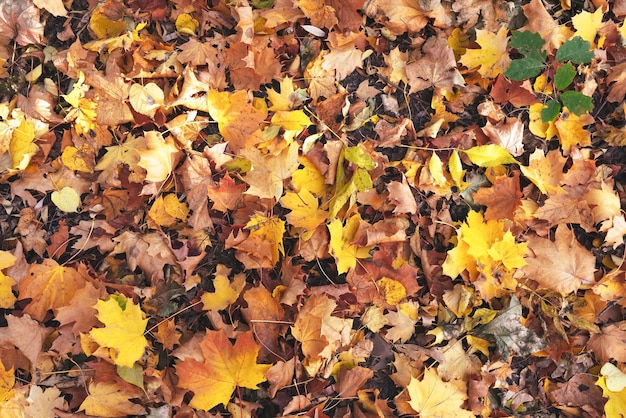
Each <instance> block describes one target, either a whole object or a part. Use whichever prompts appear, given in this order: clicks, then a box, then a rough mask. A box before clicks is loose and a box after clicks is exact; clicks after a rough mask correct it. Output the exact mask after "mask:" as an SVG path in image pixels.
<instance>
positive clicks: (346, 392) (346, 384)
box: [335, 366, 374, 398]
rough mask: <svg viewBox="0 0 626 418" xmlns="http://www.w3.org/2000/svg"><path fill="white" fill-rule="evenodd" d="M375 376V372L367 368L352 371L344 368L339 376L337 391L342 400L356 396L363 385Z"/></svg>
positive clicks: (357, 367)
mask: <svg viewBox="0 0 626 418" xmlns="http://www.w3.org/2000/svg"><path fill="white" fill-rule="evenodd" d="M373 376H374V371H373V370H371V369H368V368H366V367H361V366H355V367H353V368H351V369H347V368H345V367H342V368H341V370H339V374H338V376H337V384H336V385H335V390H336V391H337V394H338V396H340V397H342V398H351V397H354V396H356V394H357V392H358V391H359V390H360V389H361V388H362V387H363V385H364V384H365V383H366V382H367V381H368V380H369V379H371V378H372V377H373Z"/></svg>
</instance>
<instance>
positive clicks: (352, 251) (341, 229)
mask: <svg viewBox="0 0 626 418" xmlns="http://www.w3.org/2000/svg"><path fill="white" fill-rule="evenodd" d="M360 223H361V216H360V215H359V214H355V215H352V216H351V217H350V218H349V219H348V220H347V221H346V224H345V226H344V225H343V223H342V222H341V220H339V219H334V220H333V221H332V222H331V223H330V224H329V225H328V231H329V232H330V243H329V245H328V252H329V253H330V255H332V256H333V257H334V258H335V261H336V262H337V272H338V273H339V274H342V273H346V272H347V271H348V270H350V269H353V268H354V267H355V266H356V262H357V259H359V258H367V257H369V255H370V254H369V251H370V250H371V249H372V248H374V246H368V247H361V246H359V245H355V244H353V243H352V240H353V239H354V235H355V234H356V231H357V230H358V229H359V225H360Z"/></svg>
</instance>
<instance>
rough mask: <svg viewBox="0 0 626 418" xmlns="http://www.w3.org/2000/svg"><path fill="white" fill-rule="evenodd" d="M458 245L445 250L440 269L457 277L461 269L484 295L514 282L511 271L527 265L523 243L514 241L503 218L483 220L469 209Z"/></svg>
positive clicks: (496, 294)
mask: <svg viewBox="0 0 626 418" xmlns="http://www.w3.org/2000/svg"><path fill="white" fill-rule="evenodd" d="M457 239H458V245H457V246H456V247H454V248H453V249H451V250H450V251H448V256H447V257H446V260H445V261H444V263H443V265H442V268H443V273H444V274H446V275H448V276H450V277H456V276H458V275H459V274H461V272H463V271H464V270H467V272H468V273H469V277H470V281H471V282H472V283H473V284H474V286H475V287H476V288H477V289H478V290H479V291H480V293H481V296H482V297H483V298H485V299H491V298H494V297H499V296H502V295H503V294H505V293H507V292H508V291H510V290H513V289H514V288H515V286H516V285H517V281H516V280H515V279H514V278H513V276H512V273H513V272H514V271H515V270H516V269H518V268H521V267H524V266H525V265H526V261H525V260H524V256H525V254H526V246H527V244H526V243H516V242H515V238H514V237H513V234H511V232H510V231H506V230H505V223H504V221H496V220H489V221H487V222H484V220H483V216H482V215H481V214H480V213H479V212H475V211H471V212H470V213H469V214H468V216H467V221H466V223H463V224H462V225H461V227H460V228H459V230H458V231H457Z"/></svg>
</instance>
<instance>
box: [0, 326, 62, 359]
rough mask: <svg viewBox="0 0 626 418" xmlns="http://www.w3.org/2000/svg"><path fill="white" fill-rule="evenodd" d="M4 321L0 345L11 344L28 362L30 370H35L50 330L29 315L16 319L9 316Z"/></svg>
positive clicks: (0, 334)
mask: <svg viewBox="0 0 626 418" xmlns="http://www.w3.org/2000/svg"><path fill="white" fill-rule="evenodd" d="M5 319H6V322H7V326H6V327H3V328H0V329H1V330H2V332H0V344H2V343H10V344H13V345H14V346H15V347H17V348H18V350H20V351H21V352H22V354H23V355H24V356H25V357H26V358H27V359H28V360H29V361H30V367H31V370H35V368H36V367H37V358H38V357H39V354H40V353H41V350H42V349H43V342H44V340H45V339H46V337H47V336H48V334H50V332H51V329H50V328H45V327H43V326H41V324H40V323H39V322H38V321H36V320H34V319H32V318H31V317H30V315H24V316H21V317H17V316H14V315H10V314H9V315H6V316H5Z"/></svg>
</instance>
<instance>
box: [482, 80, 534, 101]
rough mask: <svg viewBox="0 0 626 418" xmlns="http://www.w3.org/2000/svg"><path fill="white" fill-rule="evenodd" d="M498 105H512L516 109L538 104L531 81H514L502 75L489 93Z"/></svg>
mask: <svg viewBox="0 0 626 418" xmlns="http://www.w3.org/2000/svg"><path fill="white" fill-rule="evenodd" d="M489 94H490V95H491V97H493V100H495V102H496V103H500V104H505V103H507V102H509V103H511V104H512V105H513V106H515V107H524V106H530V105H533V104H535V103H537V98H536V97H535V93H534V92H533V89H532V87H531V85H530V81H529V80H525V81H523V82H522V81H512V80H509V79H507V78H506V77H505V76H504V75H502V74H500V75H499V76H498V78H497V79H496V82H495V83H494V85H493V87H492V88H491V91H490V92H489Z"/></svg>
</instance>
